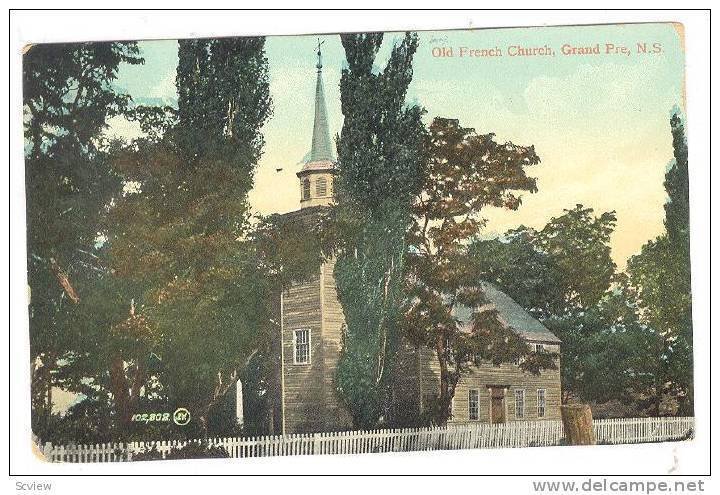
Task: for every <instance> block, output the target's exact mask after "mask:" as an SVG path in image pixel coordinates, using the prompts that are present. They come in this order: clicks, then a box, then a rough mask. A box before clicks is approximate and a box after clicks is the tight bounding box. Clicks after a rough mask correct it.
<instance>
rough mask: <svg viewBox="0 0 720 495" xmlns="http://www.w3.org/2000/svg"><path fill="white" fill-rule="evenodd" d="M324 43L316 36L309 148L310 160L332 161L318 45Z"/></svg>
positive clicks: (320, 54) (320, 55) (320, 53)
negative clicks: (315, 69)
mask: <svg viewBox="0 0 720 495" xmlns="http://www.w3.org/2000/svg"><path fill="white" fill-rule="evenodd" d="M323 43H324V41H323V42H321V41H320V39H319V38H318V44H317V57H318V61H317V65H316V66H315V67H316V68H317V81H316V83H315V122H314V124H313V135H312V147H311V148H310V162H319V161H332V160H333V152H332V142H331V140H330V128H329V126H328V119H327V107H326V105H325V88H324V86H323V80H322V67H323V65H322V52H321V50H320V47H321V46H322V44H323Z"/></svg>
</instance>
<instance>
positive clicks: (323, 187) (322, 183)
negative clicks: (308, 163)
mask: <svg viewBox="0 0 720 495" xmlns="http://www.w3.org/2000/svg"><path fill="white" fill-rule="evenodd" d="M315 196H317V197H319V198H322V197H324V196H327V179H325V177H318V179H317V180H316V181H315Z"/></svg>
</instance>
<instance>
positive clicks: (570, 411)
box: [560, 404, 597, 445]
mask: <svg viewBox="0 0 720 495" xmlns="http://www.w3.org/2000/svg"><path fill="white" fill-rule="evenodd" d="M560 414H561V416H562V422H563V427H564V429H565V438H566V440H567V442H568V444H569V445H595V444H596V443H597V439H596V438H595V430H594V429H593V420H592V411H591V410H590V406H588V405H587V404H569V405H565V406H561V407H560Z"/></svg>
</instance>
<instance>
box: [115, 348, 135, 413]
mask: <svg viewBox="0 0 720 495" xmlns="http://www.w3.org/2000/svg"><path fill="white" fill-rule="evenodd" d="M110 388H111V390H112V394H113V397H114V399H115V408H116V410H117V413H118V417H119V418H120V422H121V424H122V425H123V426H127V425H129V424H130V418H131V417H132V414H131V411H130V387H129V384H128V380H127V377H126V376H125V363H124V361H123V359H122V357H121V356H120V355H119V354H117V355H115V356H113V358H112V362H111V363H110Z"/></svg>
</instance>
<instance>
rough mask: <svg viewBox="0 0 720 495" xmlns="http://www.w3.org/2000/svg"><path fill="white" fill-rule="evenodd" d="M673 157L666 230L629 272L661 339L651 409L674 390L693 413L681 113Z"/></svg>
mask: <svg viewBox="0 0 720 495" xmlns="http://www.w3.org/2000/svg"><path fill="white" fill-rule="evenodd" d="M670 128H671V132H672V137H673V150H674V161H673V163H672V165H671V167H670V169H669V170H668V172H667V173H666V175H665V189H666V191H667V193H668V201H667V203H666V204H665V230H666V231H665V233H664V234H662V235H661V236H659V237H658V238H657V239H654V240H652V241H650V242H648V243H647V244H645V245H644V246H643V248H642V250H641V252H640V253H639V254H638V255H636V256H633V257H632V258H630V260H629V262H628V274H629V276H630V281H631V283H632V285H633V287H634V288H635V289H636V290H637V296H638V303H639V306H640V311H641V317H642V321H643V322H644V323H646V324H647V325H649V326H650V327H652V328H653V329H655V331H656V332H657V333H658V334H659V335H660V336H661V339H662V344H661V349H660V352H658V353H657V355H656V359H658V360H659V361H660V363H661V366H662V371H661V372H660V373H658V375H657V380H656V383H655V384H654V388H653V390H654V398H655V406H654V409H655V411H654V412H655V413H656V414H659V413H660V406H661V402H662V400H663V397H665V396H668V395H669V396H673V397H675V398H676V400H677V401H678V403H679V411H680V412H681V413H683V414H692V412H693V400H692V392H693V390H692V388H693V360H692V343H693V339H692V299H691V287H690V235H689V232H690V230H689V223H690V219H689V203H688V197H689V196H688V195H689V189H688V185H689V184H688V176H689V174H688V151H687V142H686V139H685V130H684V125H683V121H682V118H681V116H680V115H679V114H678V113H676V114H674V115H673V116H672V118H671V119H670Z"/></svg>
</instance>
